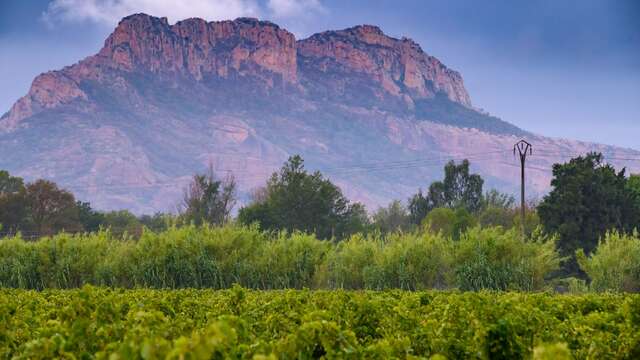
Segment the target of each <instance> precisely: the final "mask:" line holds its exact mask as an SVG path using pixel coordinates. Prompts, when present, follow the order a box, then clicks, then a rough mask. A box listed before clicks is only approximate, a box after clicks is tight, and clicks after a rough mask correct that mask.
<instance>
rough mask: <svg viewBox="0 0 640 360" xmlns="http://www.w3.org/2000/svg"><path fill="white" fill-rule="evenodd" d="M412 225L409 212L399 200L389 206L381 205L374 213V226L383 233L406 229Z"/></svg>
mask: <svg viewBox="0 0 640 360" xmlns="http://www.w3.org/2000/svg"><path fill="white" fill-rule="evenodd" d="M410 225H411V219H410V216H409V213H408V212H407V209H406V208H405V207H404V206H403V205H402V203H401V202H400V201H399V200H394V201H392V202H391V203H390V204H389V205H388V206H387V207H381V208H379V209H378V210H377V211H376V212H375V213H374V214H373V226H374V227H375V228H376V229H378V230H380V231H381V232H383V233H391V232H394V231H399V230H401V231H406V230H409V228H410Z"/></svg>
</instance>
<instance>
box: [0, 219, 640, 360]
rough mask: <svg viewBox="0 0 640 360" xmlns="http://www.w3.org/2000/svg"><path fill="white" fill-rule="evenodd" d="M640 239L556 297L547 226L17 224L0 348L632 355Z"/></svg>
mask: <svg viewBox="0 0 640 360" xmlns="http://www.w3.org/2000/svg"><path fill="white" fill-rule="evenodd" d="M638 244H640V242H639V241H638V234H637V233H636V234H631V235H620V234H617V233H610V234H608V235H607V236H606V238H605V239H604V241H603V242H602V243H601V244H600V245H599V247H598V249H597V250H596V252H595V253H592V254H589V255H585V254H584V253H582V252H579V253H578V254H577V257H578V261H579V262H580V266H581V267H582V268H583V269H584V270H585V272H586V273H587V275H588V276H589V277H590V281H589V282H588V283H587V282H584V281H581V280H577V279H569V280H572V281H573V282H571V281H567V282H565V283H564V285H566V287H565V288H564V290H563V291H568V292H570V293H571V294H570V295H569V294H567V295H561V294H557V293H554V290H557V288H558V286H559V284H563V283H562V281H564V280H567V279H559V278H557V277H554V275H553V274H554V272H555V271H557V269H558V268H559V264H560V262H561V261H562V257H560V256H559V254H558V252H557V250H556V249H555V247H554V238H549V237H545V236H543V235H540V234H538V233H534V234H533V236H532V237H531V238H530V239H527V240H522V238H521V237H520V235H519V234H518V233H517V232H516V231H513V230H503V229H502V228H500V227H495V228H479V227H476V228H472V229H470V230H469V231H467V232H465V233H464V234H462V236H460V238H459V239H457V240H453V239H452V238H448V237H444V236H442V235H441V234H433V233H418V232H415V233H396V234H391V235H388V236H381V235H380V234H375V233H374V234H367V235H362V234H356V235H354V236H352V237H350V238H349V239H346V240H344V241H342V242H332V241H324V240H318V239H317V238H316V237H315V236H314V235H308V234H303V233H286V232H263V231H260V230H258V229H257V228H255V227H241V226H236V225H228V226H223V227H209V226H201V227H196V226H185V227H180V228H175V227H173V228H169V229H168V230H166V231H162V232H157V233H156V232H151V231H145V232H143V233H142V235H141V236H140V238H139V239H132V238H128V237H126V236H125V237H124V238H122V237H118V236H114V235H113V234H111V233H110V232H109V231H100V232H97V233H88V234H76V235H70V234H59V235H56V236H53V237H47V238H42V239H40V240H37V241H26V240H24V239H22V238H21V237H20V236H19V235H18V236H16V237H12V238H5V239H2V241H0V357H1V358H7V359H8V358H16V359H20V358H23V359H38V358H42V359H49V358H82V359H92V358H95V359H136V358H139V359H159V358H175V359H211V358H254V359H271V358H282V359H298V358H302V359H306V358H353V359H360V358H378V359H388V358H433V359H458V358H475V359H518V358H534V359H573V358H576V359H594V358H599V357H601V358H618V359H637V358H640V295H637V294H629V293H626V291H636V290H637V289H638V288H639V287H638V286H639V284H640V281H639V280H638V274H640V272H639V271H638V266H639V265H638V264H639V262H638V261H637V260H638V259H640V246H639V245H638ZM34 290H35V291H34Z"/></svg>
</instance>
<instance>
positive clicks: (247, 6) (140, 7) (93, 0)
mask: <svg viewBox="0 0 640 360" xmlns="http://www.w3.org/2000/svg"><path fill="white" fill-rule="evenodd" d="M140 12H143V13H146V14H149V15H153V16H166V17H168V18H169V20H170V21H171V22H175V21H178V20H182V19H186V18H190V17H199V18H204V19H207V20H223V19H235V18H237V17H241V16H254V17H257V16H260V15H261V11H260V6H259V5H258V4H257V3H256V2H255V1H254V0H53V1H52V2H51V3H50V4H49V6H48V8H47V10H46V11H45V13H44V14H43V19H44V20H45V21H46V22H48V23H55V22H59V21H67V22H82V21H90V22H95V23H101V24H104V25H109V26H112V25H115V24H117V23H118V21H120V19H122V18H123V17H125V16H127V15H130V14H133V13H140Z"/></svg>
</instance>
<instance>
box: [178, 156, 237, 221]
mask: <svg viewBox="0 0 640 360" xmlns="http://www.w3.org/2000/svg"><path fill="white" fill-rule="evenodd" d="M235 204H236V182H235V179H234V178H233V177H232V176H229V177H227V178H226V179H224V180H218V179H216V177H215V175H214V173H213V169H212V168H210V169H209V173H208V174H196V175H194V176H193V179H192V180H191V183H190V184H189V186H188V187H187V189H186V190H185V193H184V199H183V202H182V207H183V214H182V216H183V217H184V219H185V220H186V221H188V222H193V223H195V224H196V225H201V224H203V223H209V224H213V225H221V224H224V223H225V222H227V221H228V220H229V218H230V216H231V210H233V207H234V206H235Z"/></svg>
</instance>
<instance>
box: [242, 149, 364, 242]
mask: <svg viewBox="0 0 640 360" xmlns="http://www.w3.org/2000/svg"><path fill="white" fill-rule="evenodd" d="M238 220H239V221H240V222H241V223H243V224H247V225H248V224H252V223H254V222H257V223H259V224H260V227H261V228H262V229H265V230H287V231H290V232H291V231H295V230H299V231H304V232H308V233H314V234H316V236H317V237H318V238H320V239H329V238H334V237H335V238H344V237H346V236H348V235H349V234H351V233H354V232H357V231H360V230H362V228H363V227H364V226H365V225H366V224H363V221H366V218H365V216H364V208H363V207H362V206H361V205H360V204H350V203H349V200H347V198H346V197H344V195H343V194H342V192H341V190H340V188H338V187H337V186H335V185H334V184H333V183H331V181H329V180H328V179H325V178H324V177H323V176H322V174H320V172H317V171H316V172H314V173H313V174H309V173H307V171H306V170H305V168H304V161H303V160H302V158H301V157H300V156H298V155H296V156H293V157H291V158H289V160H288V161H287V163H285V164H284V166H283V167H282V169H280V172H279V173H274V174H273V175H272V176H271V179H269V181H268V183H267V187H266V192H265V194H264V198H263V199H259V201H255V202H254V203H253V204H251V205H249V206H247V207H244V208H242V209H240V212H239V214H238Z"/></svg>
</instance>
